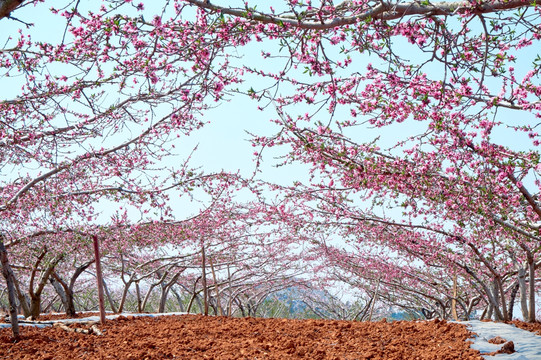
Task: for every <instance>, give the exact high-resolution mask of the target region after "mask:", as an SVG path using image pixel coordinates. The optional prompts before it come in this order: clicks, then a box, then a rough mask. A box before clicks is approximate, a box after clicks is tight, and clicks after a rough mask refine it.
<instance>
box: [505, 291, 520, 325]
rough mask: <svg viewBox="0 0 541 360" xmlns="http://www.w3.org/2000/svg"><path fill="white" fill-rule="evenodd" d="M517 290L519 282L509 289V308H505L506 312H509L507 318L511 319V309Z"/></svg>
mask: <svg viewBox="0 0 541 360" xmlns="http://www.w3.org/2000/svg"><path fill="white" fill-rule="evenodd" d="M518 290H519V284H518V283H517V284H516V285H515V286H513V290H511V296H510V297H509V310H507V314H509V320H513V311H514V307H515V300H516V298H517V294H518Z"/></svg>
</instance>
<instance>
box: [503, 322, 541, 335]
mask: <svg viewBox="0 0 541 360" xmlns="http://www.w3.org/2000/svg"><path fill="white" fill-rule="evenodd" d="M510 323H511V324H514V325H515V326H516V327H518V328H519V329H522V330H527V331H530V332H533V333H534V334H536V335H541V322H539V321H537V322H534V323H527V322H524V321H520V320H513V321H511V322H510Z"/></svg>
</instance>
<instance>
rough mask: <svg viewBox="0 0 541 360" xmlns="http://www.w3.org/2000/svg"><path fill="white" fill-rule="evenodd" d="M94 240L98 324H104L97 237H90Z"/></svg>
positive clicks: (103, 303) (101, 278) (101, 279)
mask: <svg viewBox="0 0 541 360" xmlns="http://www.w3.org/2000/svg"><path fill="white" fill-rule="evenodd" d="M92 239H93V240H94V256H95V258H96V278H97V281H98V299H99V303H100V323H101V324H104V323H105V302H104V300H103V277H102V275H101V262H100V246H99V243H98V236H97V235H92Z"/></svg>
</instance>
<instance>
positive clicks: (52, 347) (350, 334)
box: [0, 315, 482, 360]
mask: <svg viewBox="0 0 541 360" xmlns="http://www.w3.org/2000/svg"><path fill="white" fill-rule="evenodd" d="M70 326H71V327H74V326H78V327H87V328H88V325H86V326H84V325H76V324H72V325H70ZM98 327H99V328H100V330H102V331H103V332H104V335H102V336H97V335H86V334H80V333H71V332H67V331H66V330H64V329H60V328H55V327H48V328H36V327H23V328H22V330H21V332H22V337H21V340H20V341H19V342H17V343H13V341H12V340H11V336H10V329H9V328H4V329H2V330H0V358H2V359H390V360H391V359H431V360H432V359H449V360H451V359H482V358H481V356H480V355H479V352H478V351H477V350H473V349H471V348H470V342H469V341H468V339H469V338H471V337H472V334H471V333H470V332H469V331H468V330H466V327H465V326H464V325H460V324H455V323H449V322H446V321H438V320H436V321H422V322H408V321H397V322H392V323H391V322H389V323H388V322H385V321H380V322H371V323H370V322H348V321H331V320H286V319H260V318H226V317H211V316H201V315H182V316H161V317H131V316H128V317H124V316H121V317H119V318H117V319H115V320H107V322H106V324H104V325H98Z"/></svg>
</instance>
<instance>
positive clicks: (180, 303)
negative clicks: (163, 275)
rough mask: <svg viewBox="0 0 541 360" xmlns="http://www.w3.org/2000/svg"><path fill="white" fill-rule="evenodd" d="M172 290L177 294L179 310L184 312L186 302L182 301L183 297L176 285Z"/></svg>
mask: <svg viewBox="0 0 541 360" xmlns="http://www.w3.org/2000/svg"><path fill="white" fill-rule="evenodd" d="M171 291H172V292H173V295H175V298H176V299H177V303H178V308H179V311H180V312H184V303H183V302H182V297H181V296H180V294H179V293H178V291H177V290H176V289H175V288H174V287H171Z"/></svg>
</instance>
